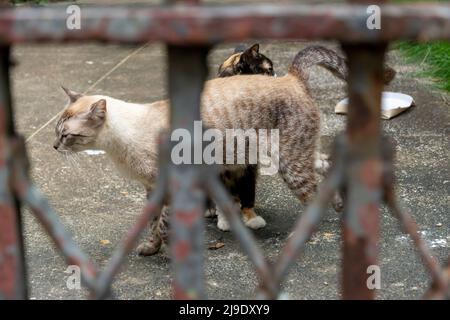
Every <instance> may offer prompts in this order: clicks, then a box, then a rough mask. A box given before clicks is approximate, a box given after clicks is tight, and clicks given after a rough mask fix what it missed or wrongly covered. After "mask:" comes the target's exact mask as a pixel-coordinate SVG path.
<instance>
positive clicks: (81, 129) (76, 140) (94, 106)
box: [53, 88, 106, 153]
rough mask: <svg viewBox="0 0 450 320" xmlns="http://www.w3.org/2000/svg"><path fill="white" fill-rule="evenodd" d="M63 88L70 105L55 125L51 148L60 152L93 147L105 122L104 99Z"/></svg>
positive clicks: (77, 150)
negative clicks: (54, 135) (53, 141)
mask: <svg viewBox="0 0 450 320" xmlns="http://www.w3.org/2000/svg"><path fill="white" fill-rule="evenodd" d="M63 89H64V91H65V92H66V93H67V95H68V96H69V98H70V105H69V107H68V108H67V109H66V110H65V111H64V113H63V114H62V115H61V117H60V119H59V121H58V123H57V125H56V128H55V133H56V140H55V143H54V144H53V148H55V150H57V151H58V152H61V153H70V152H79V151H83V150H87V149H90V148H94V147H95V141H96V138H97V136H98V133H99V131H100V129H101V127H102V126H103V124H104V122H105V117H106V100H104V99H100V100H96V99H93V97H89V96H82V95H80V94H77V93H75V92H73V91H70V90H67V89H65V88H63Z"/></svg>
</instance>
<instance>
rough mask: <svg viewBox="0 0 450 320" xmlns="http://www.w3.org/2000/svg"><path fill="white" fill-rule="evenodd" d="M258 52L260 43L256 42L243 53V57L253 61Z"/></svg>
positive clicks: (245, 59)
mask: <svg viewBox="0 0 450 320" xmlns="http://www.w3.org/2000/svg"><path fill="white" fill-rule="evenodd" d="M258 54H259V44H258V43H255V44H254V45H252V46H251V47H250V48H248V49H247V50H245V51H244V52H243V53H242V55H241V59H243V60H244V61H251V60H252V59H255V58H256V57H257V56H258Z"/></svg>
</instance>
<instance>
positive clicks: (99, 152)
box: [83, 150, 105, 156]
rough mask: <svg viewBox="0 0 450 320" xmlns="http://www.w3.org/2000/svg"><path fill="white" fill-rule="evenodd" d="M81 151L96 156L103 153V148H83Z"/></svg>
mask: <svg viewBox="0 0 450 320" xmlns="http://www.w3.org/2000/svg"><path fill="white" fill-rule="evenodd" d="M83 153H86V154H88V155H90V156H98V155H100V154H105V151H103V150H84V151H83Z"/></svg>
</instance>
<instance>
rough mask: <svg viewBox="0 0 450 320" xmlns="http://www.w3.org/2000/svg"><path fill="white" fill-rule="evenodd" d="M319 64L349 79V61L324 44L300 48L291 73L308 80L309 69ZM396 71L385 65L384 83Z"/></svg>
mask: <svg viewBox="0 0 450 320" xmlns="http://www.w3.org/2000/svg"><path fill="white" fill-rule="evenodd" d="M314 65H318V66H321V67H323V68H325V69H327V70H329V71H330V72H331V73H333V74H334V75H335V76H336V77H338V78H339V79H342V80H344V81H347V75H348V70H347V61H346V60H345V58H343V57H341V56H339V55H338V54H337V53H336V52H335V51H333V50H331V49H327V48H325V47H322V46H310V47H307V48H305V49H302V50H300V51H299V52H298V53H297V55H296V56H295V58H294V61H293V62H292V64H291V66H290V67H289V73H291V74H293V75H295V76H297V77H299V78H300V79H302V80H304V81H307V80H308V75H309V72H308V69H309V68H310V67H311V66H314ZM395 74H396V71H395V70H394V69H392V68H391V67H389V66H387V65H385V66H384V83H385V84H389V83H390V82H391V81H392V79H394V77H395Z"/></svg>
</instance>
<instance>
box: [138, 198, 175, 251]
mask: <svg viewBox="0 0 450 320" xmlns="http://www.w3.org/2000/svg"><path fill="white" fill-rule="evenodd" d="M168 223H169V207H168V206H164V207H163V208H162V210H161V214H160V215H159V217H158V218H157V219H155V220H153V221H152V222H151V223H150V228H151V235H150V237H149V238H148V239H147V240H146V241H144V242H142V243H141V244H139V246H138V247H137V249H136V251H137V253H138V254H139V255H140V256H151V255H154V254H156V253H158V252H159V250H160V249H161V246H162V244H163V242H167V239H168V228H169V225H168Z"/></svg>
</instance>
